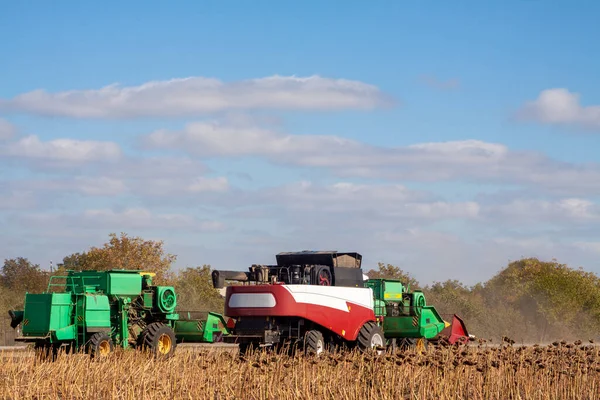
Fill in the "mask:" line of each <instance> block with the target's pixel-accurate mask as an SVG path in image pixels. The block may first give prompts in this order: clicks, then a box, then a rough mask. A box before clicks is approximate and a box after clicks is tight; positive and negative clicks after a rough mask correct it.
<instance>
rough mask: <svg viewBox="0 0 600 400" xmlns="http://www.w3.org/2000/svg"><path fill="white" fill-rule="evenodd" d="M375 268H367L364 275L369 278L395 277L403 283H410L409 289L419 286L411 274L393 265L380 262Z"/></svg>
mask: <svg viewBox="0 0 600 400" xmlns="http://www.w3.org/2000/svg"><path fill="white" fill-rule="evenodd" d="M377 268H378V269H377V270H374V269H371V270H369V271H368V272H367V274H366V275H367V276H368V277H369V278H371V279H375V278H380V279H397V280H400V281H402V283H404V285H410V288H411V289H418V288H419V282H418V281H417V280H416V279H415V278H414V277H413V276H412V275H410V274H409V273H408V272H405V271H404V270H402V269H401V268H399V267H396V266H395V265H392V264H384V263H381V262H380V263H377Z"/></svg>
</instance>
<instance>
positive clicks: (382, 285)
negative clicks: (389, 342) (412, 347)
mask: <svg viewBox="0 0 600 400" xmlns="http://www.w3.org/2000/svg"><path fill="white" fill-rule="evenodd" d="M365 286H366V287H370V288H371V289H372V290H373V297H374V311H375V316H376V317H378V318H379V319H380V320H381V321H382V323H381V326H382V329H383V332H384V335H385V337H386V338H388V339H391V338H426V339H431V338H434V337H435V336H437V335H438V334H439V333H440V332H441V331H442V330H443V329H444V327H445V324H444V320H443V318H442V317H441V316H440V315H439V313H438V312H437V310H436V309H435V307H432V306H427V302H426V301H425V295H424V294H423V292H422V291H420V290H414V291H412V292H409V291H408V290H407V288H406V286H404V285H403V284H402V282H401V281H399V280H393V279H369V280H368V281H367V282H365Z"/></svg>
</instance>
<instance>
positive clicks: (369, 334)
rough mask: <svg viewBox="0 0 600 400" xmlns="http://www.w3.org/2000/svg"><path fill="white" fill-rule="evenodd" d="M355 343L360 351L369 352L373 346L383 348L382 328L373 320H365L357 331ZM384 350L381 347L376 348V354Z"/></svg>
mask: <svg viewBox="0 0 600 400" xmlns="http://www.w3.org/2000/svg"><path fill="white" fill-rule="evenodd" d="M357 344H358V348H359V349H360V350H361V351H362V352H371V351H373V348H374V347H383V348H385V336H384V335H383V330H382V329H381V327H380V326H379V325H377V324H376V323H375V322H373V321H369V322H367V323H366V324H364V325H363V327H362V328H360V331H359V332H358V338H357ZM384 351H385V350H383V349H378V350H376V352H377V354H382V353H383V352H384Z"/></svg>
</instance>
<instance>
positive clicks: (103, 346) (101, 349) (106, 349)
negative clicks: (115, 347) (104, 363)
mask: <svg viewBox="0 0 600 400" xmlns="http://www.w3.org/2000/svg"><path fill="white" fill-rule="evenodd" d="M98 353H100V355H101V356H105V355H107V354H108V353H110V343H108V340H103V341H102V342H100V344H98Z"/></svg>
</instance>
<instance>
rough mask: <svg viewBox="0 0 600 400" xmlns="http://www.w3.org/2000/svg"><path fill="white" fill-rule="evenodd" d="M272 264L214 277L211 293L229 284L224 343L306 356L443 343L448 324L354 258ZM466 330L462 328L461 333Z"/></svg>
mask: <svg viewBox="0 0 600 400" xmlns="http://www.w3.org/2000/svg"><path fill="white" fill-rule="evenodd" d="M276 259H277V265H252V266H251V267H250V268H249V271H248V272H240V271H219V270H216V271H213V273H212V279H213V285H214V287H215V288H222V287H224V286H225V284H226V281H236V282H241V283H242V284H241V285H240V284H237V285H234V286H227V289H226V294H225V315H227V316H228V317H231V318H233V320H235V324H234V326H232V329H231V333H232V334H231V335H229V336H226V337H224V338H223V340H224V341H226V342H232V343H239V345H240V350H241V351H245V350H246V349H247V348H249V347H255V348H258V347H274V348H278V347H281V346H285V345H288V346H290V347H300V348H303V349H304V350H305V352H308V353H320V352H321V351H322V350H323V349H325V348H326V347H329V346H342V347H349V348H353V347H358V348H360V349H361V350H363V351H367V350H371V349H374V348H377V349H378V350H380V351H381V350H383V349H384V348H385V347H386V344H390V345H391V346H395V344H396V343H397V341H400V342H401V343H402V344H403V345H406V344H411V343H415V341H416V340H421V341H426V340H427V339H431V340H435V339H436V338H440V337H444V335H445V332H446V331H445V329H446V326H447V323H446V322H445V321H444V320H443V319H442V317H441V316H440V315H439V314H438V313H437V311H436V310H435V308H434V307H432V306H427V305H426V303H425V297H424V295H423V293H422V292H420V291H413V292H408V291H407V290H406V288H405V287H404V285H403V284H402V283H401V282H400V281H394V280H384V279H368V280H365V275H363V272H362V269H361V261H362V256H361V255H360V254H358V253H338V252H333V251H331V252H328V251H317V252H313V251H304V252H293V253H279V254H277V256H276ZM465 332H466V329H465Z"/></svg>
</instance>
